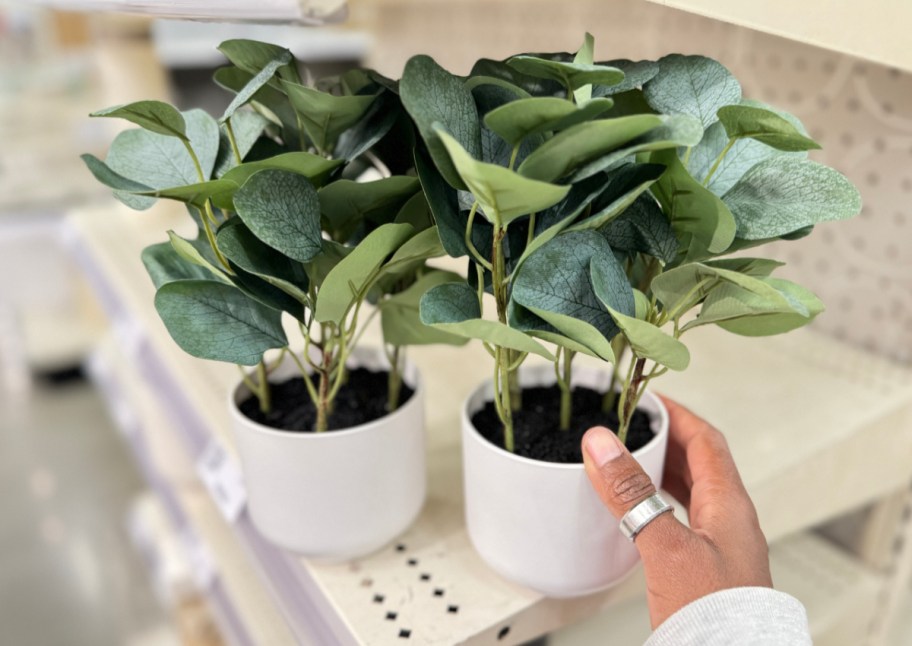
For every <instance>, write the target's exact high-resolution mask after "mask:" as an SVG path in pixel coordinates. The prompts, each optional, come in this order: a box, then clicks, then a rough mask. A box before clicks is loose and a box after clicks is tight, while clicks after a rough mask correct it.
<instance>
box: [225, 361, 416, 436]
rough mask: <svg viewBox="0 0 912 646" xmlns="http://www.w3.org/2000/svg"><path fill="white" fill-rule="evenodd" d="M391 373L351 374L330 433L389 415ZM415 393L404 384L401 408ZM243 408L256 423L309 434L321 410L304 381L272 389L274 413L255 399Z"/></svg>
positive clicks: (359, 370)
mask: <svg viewBox="0 0 912 646" xmlns="http://www.w3.org/2000/svg"><path fill="white" fill-rule="evenodd" d="M388 375H389V373H387V372H373V371H371V370H367V369H366V368H356V369H355V370H352V371H350V372H349V373H348V382H347V383H345V384H344V385H343V386H342V387H341V388H340V389H339V393H338V395H336V400H335V404H334V407H333V412H332V414H331V415H330V416H329V430H330V431H338V430H344V429H347V428H351V427H353V426H358V425H359V424H366V423H368V422H372V421H374V420H375V419H380V418H381V417H383V416H384V415H386V414H388V412H389V411H387V410H386V400H387V380H388ZM413 394H414V391H413V390H412V389H411V388H409V387H408V385H407V384H405V383H404V382H403V384H402V390H401V391H400V393H399V405H400V406H401V405H402V404H404V403H405V402H407V401H408V400H409V399H410V398H411V396H412V395H413ZM239 408H240V409H241V412H242V413H244V415H246V416H247V417H249V418H250V419H252V420H253V421H254V422H257V423H259V424H263V425H264V426H271V427H272V428H277V429H281V430H283V431H297V432H299V433H302V432H304V433H309V432H312V431H313V428H314V425H315V423H316V419H317V409H316V407H315V406H314V405H313V402H312V401H311V400H310V395H309V394H308V392H307V386H306V385H304V379H303V378H302V377H292V378H291V379H288V380H287V381H283V382H281V383H277V384H273V385H272V410H270V411H269V412H268V413H266V414H264V413H262V412H261V411H260V402H259V400H258V399H257V398H256V397H254V396H253V395H251V396H250V397H248V398H247V399H245V400H244V401H243V402H241V404H240V406H239Z"/></svg>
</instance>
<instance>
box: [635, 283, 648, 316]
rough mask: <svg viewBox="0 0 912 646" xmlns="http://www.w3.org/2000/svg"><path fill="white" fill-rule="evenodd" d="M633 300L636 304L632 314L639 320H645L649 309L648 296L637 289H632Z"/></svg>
mask: <svg viewBox="0 0 912 646" xmlns="http://www.w3.org/2000/svg"><path fill="white" fill-rule="evenodd" d="M633 301H634V303H635V304H636V306H635V308H634V309H635V314H634V316H635V317H636V318H638V319H639V320H641V321H644V320H646V315H647V314H649V310H650V309H651V306H650V303H649V298H648V297H647V296H646V294H644V293H643V292H641V291H640V290H638V289H635V290H633Z"/></svg>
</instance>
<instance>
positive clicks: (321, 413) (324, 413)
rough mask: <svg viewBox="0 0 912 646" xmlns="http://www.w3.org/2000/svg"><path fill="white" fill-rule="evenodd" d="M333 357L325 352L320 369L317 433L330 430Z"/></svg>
mask: <svg viewBox="0 0 912 646" xmlns="http://www.w3.org/2000/svg"><path fill="white" fill-rule="evenodd" d="M331 363H332V356H331V355H330V353H329V352H326V351H324V352H323V363H322V365H321V367H320V371H319V372H320V385H319V390H318V393H317V422H316V429H315V430H316V432H317V433H322V432H324V431H326V430H327V429H328V428H329V404H330V399H329V378H330V374H329V373H330V365H331Z"/></svg>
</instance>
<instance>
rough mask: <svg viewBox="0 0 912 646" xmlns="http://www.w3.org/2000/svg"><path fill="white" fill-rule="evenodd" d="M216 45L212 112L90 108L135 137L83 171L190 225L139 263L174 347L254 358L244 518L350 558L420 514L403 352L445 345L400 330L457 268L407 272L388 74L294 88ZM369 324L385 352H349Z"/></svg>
mask: <svg viewBox="0 0 912 646" xmlns="http://www.w3.org/2000/svg"><path fill="white" fill-rule="evenodd" d="M220 50H221V51H222V52H223V53H224V54H225V55H226V56H227V58H228V59H229V60H230V61H231V63H232V65H231V66H229V67H225V68H223V69H220V70H218V71H217V72H216V74H215V79H216V81H217V82H218V83H219V84H220V85H222V86H223V87H226V88H229V89H231V90H232V91H234V92H235V93H236V94H235V97H234V99H233V100H232V101H231V103H230V105H229V106H228V108H227V109H226V110H225V112H224V114H223V115H222V117H221V118H220V119H219V120H218V121H216V120H215V119H214V118H212V117H210V116H209V115H208V114H206V113H205V112H203V111H201V110H190V111H187V112H183V113H181V112H179V111H178V110H177V109H175V108H173V107H172V106H170V105H168V104H165V103H161V102H157V101H142V102H138V103H133V104H129V105H124V106H117V107H114V108H110V109H107V110H102V111H100V112H97V113H94V115H93V116H103V117H120V118H124V119H127V120H129V121H131V122H133V123H135V124H137V125H138V126H140V128H139V129H134V130H128V131H125V132H123V133H121V134H120V135H118V136H117V138H116V139H115V140H114V141H113V143H112V145H111V149H110V151H109V153H108V156H107V159H106V161H101V160H99V159H97V158H94V157H92V156H89V155H86V156H84V160H85V162H86V164H87V165H88V167H89V169H90V170H91V171H92V173H93V174H94V175H95V177H96V178H98V179H99V180H100V181H102V182H104V183H105V184H106V185H108V186H110V187H111V188H113V189H114V195H115V196H116V197H118V198H119V199H120V200H121V201H122V202H124V203H126V204H127V205H129V206H131V207H134V208H137V209H143V208H147V207H148V206H150V205H151V204H152V203H153V202H154V201H155V200H156V199H157V198H169V199H174V200H179V201H182V202H184V203H185V204H186V205H187V209H188V212H189V213H190V215H191V216H192V217H193V219H194V220H195V221H196V223H197V226H198V230H199V235H198V236H197V237H196V239H192V240H191V239H185V238H182V237H180V236H178V235H177V234H176V233H174V232H173V231H170V232H169V238H170V240H169V241H168V242H162V243H159V244H155V245H152V246H150V247H148V248H146V249H145V250H144V251H143V254H142V260H143V262H144V263H145V266H146V269H147V270H148V273H149V275H150V277H151V278H152V280H153V282H154V283H155V286H156V289H157V291H156V295H155V307H156V309H157V311H158V313H159V315H160V316H161V319H162V320H163V322H164V324H165V326H166V327H167V329H168V332H169V333H170V334H171V336H172V337H173V339H174V341H175V342H177V344H178V345H179V346H180V347H181V348H182V349H183V350H185V351H186V352H188V353H189V354H191V355H193V356H195V357H199V358H203V359H211V360H216V361H225V362H230V363H235V364H238V365H239V366H253V367H254V369H253V370H252V371H251V372H247V371H246V370H244V369H242V370H241V377H240V380H239V385H238V387H237V388H236V389H235V390H234V391H233V392H232V393H231V395H230V397H229V402H228V405H229V407H230V410H231V417H232V420H233V426H234V433H235V439H236V446H237V450H238V453H239V455H240V459H241V463H242V466H243V470H244V473H245V479H246V485H247V491H248V504H249V509H250V513H251V516H252V519H253V521H254V523H255V524H256V526H257V527H258V528H259V530H260V531H261V532H262V533H263V534H264V535H265V536H266V537H267V538H269V539H271V540H272V541H273V542H275V543H277V544H278V545H280V546H283V547H285V548H288V549H291V550H294V551H296V552H299V553H301V554H303V555H306V556H309V557H314V558H321V559H331V560H339V559H344V558H349V557H354V556H358V555H362V554H364V553H367V552H370V551H372V550H374V549H376V548H378V547H380V546H382V545H383V544H384V543H386V542H388V541H389V540H391V539H392V538H393V537H394V536H395V535H396V534H398V533H399V532H401V531H402V530H403V529H404V528H405V527H406V526H408V525H409V524H410V523H411V522H412V520H413V519H414V518H415V516H416V515H417V513H418V511H419V509H420V508H421V505H422V503H423V500H424V494H425V464H424V438H423V433H424V421H423V404H422V391H421V381H420V377H419V375H418V373H417V371H416V370H415V368H414V366H412V365H411V364H409V363H407V362H406V361H405V357H404V347H405V346H406V345H410V344H421V343H439V342H455V343H461V342H463V340H462V339H461V338H459V337H456V336H453V335H450V334H448V333H446V332H440V331H437V330H434V329H431V328H428V327H425V326H423V325H422V324H421V323H420V321H419V320H418V301H419V299H420V297H421V295H422V294H423V292H424V291H425V290H426V289H428V288H429V287H432V286H435V285H439V284H443V283H445V282H448V281H452V280H454V279H455V278H456V276H454V275H453V274H450V273H447V272H443V271H439V270H434V269H431V268H430V267H428V266H427V265H426V260H427V259H429V258H432V257H435V256H440V255H443V250H442V248H441V246H440V242H439V236H438V234H437V232H436V228H435V227H434V226H433V224H432V220H431V216H430V213H429V210H428V205H427V201H426V200H425V198H424V196H423V193H422V192H421V190H420V186H419V182H418V180H417V179H416V178H415V177H413V176H408V175H407V174H406V172H407V171H408V170H409V169H410V167H411V161H410V159H411V158H410V155H408V154H405V155H403V154H402V152H401V148H400V145H399V144H400V142H401V141H406V142H407V141H409V139H410V138H411V137H412V134H411V125H410V122H409V120H408V119H407V116H406V115H405V113H404V112H403V110H402V108H401V105H400V103H399V100H398V97H397V96H396V94H395V92H393V91H392V89H390V88H391V87H394V85H393V84H392V83H391V82H390V81H388V80H387V79H384V78H383V77H381V76H379V75H377V74H375V73H373V72H370V71H367V70H353V71H351V72H348V73H346V74H343V75H342V76H340V77H336V78H331V79H323V80H321V81H318V82H317V84H316V87H311V86H307V85H304V84H302V83H301V79H300V76H299V73H298V68H297V64H296V62H295V61H294V59H293V58H292V56H291V54H290V52H289V51H288V50H286V49H283V48H281V47H277V46H274V45H269V44H266V43H260V42H255V41H242V40H233V41H227V42H225V43H223V44H222V45H221V46H220ZM407 148H408V147H407ZM365 173H367V175H368V176H371V175H372V176H373V177H375V178H376V177H379V178H376V179H373V180H372V181H363V180H365V179H366V177H365ZM359 179H360V180H362V181H357V180H359ZM368 310H370V311H369V312H368ZM377 314H379V316H380V318H381V325H382V330H383V336H384V347H383V348H373V349H372V348H364V347H361V346H360V345H359V341H360V339H361V335H362V333H363V332H364V329H365V328H366V327H367V325H368V323H369V322H370V321H371V319H373V318H374V316H375V315H377ZM286 329H288V330H291V331H292V332H293V334H295V335H298V336H299V337H300V341H299V342H298V343H296V344H295V343H291V342H290V341H289V340H288V335H287V333H286ZM188 397H190V398H192V397H193V393H188Z"/></svg>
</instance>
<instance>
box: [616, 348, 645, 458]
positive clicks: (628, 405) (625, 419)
mask: <svg viewBox="0 0 912 646" xmlns="http://www.w3.org/2000/svg"><path fill="white" fill-rule="evenodd" d="M645 365H646V359H643V358H639V359H636V361H635V362H634V364H633V375H632V378H631V379H629V380H628V382H627V383H626V384H625V385H624V396H623V398H622V401H621V409H620V410H619V411H618V417H619V418H620V424H619V425H618V434H617V435H618V439H619V440H620V441H621V444H626V443H627V431H628V430H630V420H631V419H632V418H633V412H634V411H635V410H636V404H637V402H638V401H639V390H640V382H641V381H642V379H643V366H645Z"/></svg>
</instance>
